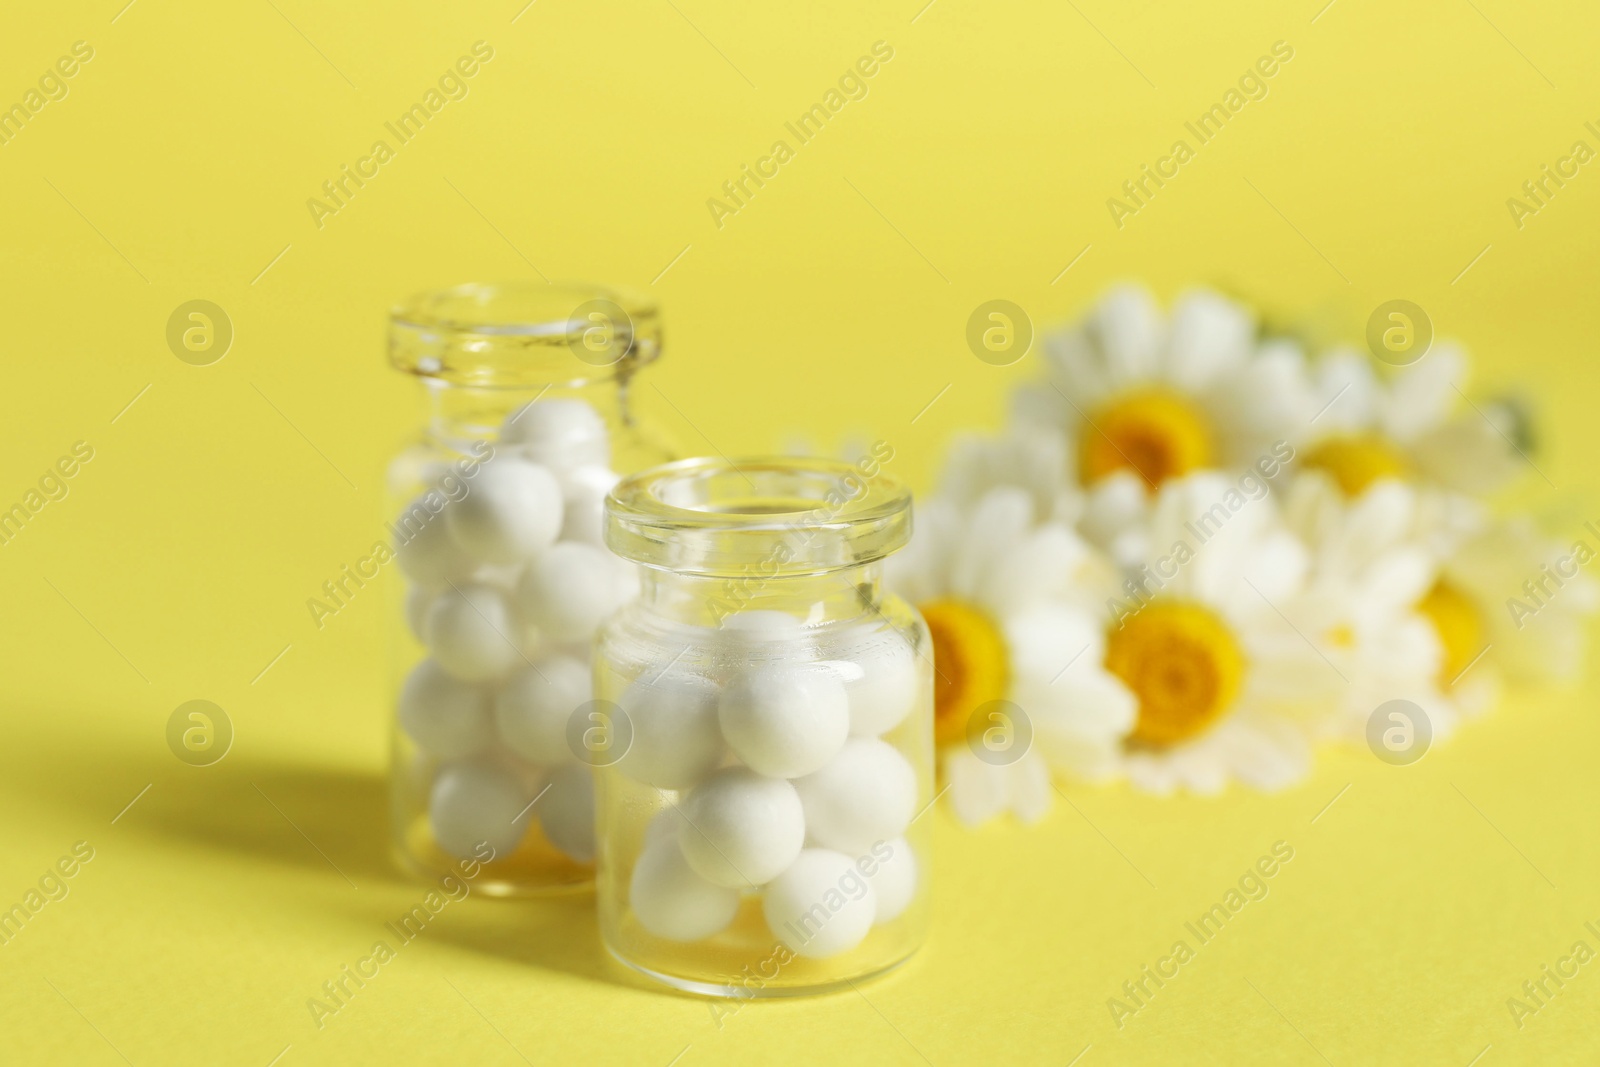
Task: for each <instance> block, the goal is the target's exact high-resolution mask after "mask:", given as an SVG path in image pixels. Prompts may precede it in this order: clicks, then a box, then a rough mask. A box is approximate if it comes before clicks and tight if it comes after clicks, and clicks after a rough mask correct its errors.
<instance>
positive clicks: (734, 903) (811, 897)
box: [593, 446, 933, 997]
mask: <svg viewBox="0 0 1600 1067" xmlns="http://www.w3.org/2000/svg"><path fill="white" fill-rule="evenodd" d="M886 448H887V446H879V451H878V452H877V453H875V454H873V455H869V456H868V457H866V458H864V459H863V460H862V461H861V462H859V463H857V464H854V465H852V464H849V463H843V462H838V461H834V460H824V459H796V458H777V459H754V460H747V461H741V462H738V463H733V462H730V461H727V460H709V459H694V460H684V461H681V462H678V463H672V464H668V465H666V466H663V467H659V468H656V469H654V470H650V471H645V472H642V473H640V474H637V475H634V476H632V477H629V478H625V479H623V480H622V481H621V482H620V483H618V485H617V486H616V488H615V489H613V490H612V492H611V495H610V496H609V497H608V498H607V500H606V517H605V529H606V543H607V544H608V545H610V546H611V548H612V549H613V550H614V551H615V552H616V553H617V554H618V555H620V556H622V557H624V558H626V559H630V560H633V561H634V562H636V563H639V564H641V565H642V566H641V571H640V583H641V590H640V595H639V596H638V598H637V599H635V600H634V601H633V602H632V603H631V604H630V605H629V606H627V607H625V608H624V609H623V610H621V611H620V612H618V613H617V614H616V615H614V616H612V617H611V619H610V621H609V622H607V623H606V625H605V626H604V627H603V628H602V629H601V631H600V634H599V635H598V637H597V638H596V642H595V656H594V663H595V697H596V700H597V707H599V708H601V709H603V714H604V716H605V717H606V718H607V719H608V723H607V725H608V728H609V731H610V737H609V738H608V743H609V744H608V752H609V754H608V755H607V756H606V757H605V758H603V759H598V760H595V761H593V762H594V763H595V765H596V766H597V771H596V788H597V801H596V835H597V837H598V845H599V850H598V857H599V858H598V865H599V867H598V871H597V881H596V887H597V893H598V903H599V909H600V929H601V935H602V937H603V939H604V941H605V944H606V947H607V948H608V949H609V950H610V951H611V953H612V954H613V955H614V956H616V957H617V958H618V959H619V960H621V961H622V962H623V963H625V964H627V965H628V966H630V967H633V968H634V969H636V970H638V971H641V972H643V973H644V974H647V975H650V976H651V977H653V978H656V979H658V980H660V981H663V982H666V983H668V984H670V985H673V986H675V987H677V988H680V989H684V990H689V991H692V992H696V993H702V994H709V995H714V996H730V997H749V996H783V995H794V994H803V993H816V992H823V991H826V990H829V989H834V988H838V987H842V986H844V985H846V984H847V983H849V982H852V981H857V980H860V979H863V978H866V977H870V976H872V975H876V974H880V973H882V972H884V971H887V970H889V969H890V968H892V967H895V966H896V965H898V964H900V963H901V962H903V961H904V960H905V959H907V958H908V957H909V956H910V955H911V954H912V953H913V952H915V951H916V949H917V948H918V947H919V946H920V945H921V944H922V941H923V939H924V936H925V931H926V927H927V905H928V891H927V884H928V872H929V868H930V863H929V851H928V848H929V841H930V832H929V825H928V823H927V822H924V821H921V820H919V819H918V816H919V815H920V814H921V813H922V812H923V811H924V810H925V809H926V808H927V806H928V804H929V803H930V801H931V799H932V795H933V678H932V674H933V672H932V660H931V658H930V655H931V653H930V649H929V636H928V630H927V627H926V626H925V625H924V623H923V621H922V618H921V617H920V616H919V615H918V614H917V612H916V611H915V609H913V608H912V607H911V606H910V605H908V604H906V603H905V602H904V601H902V600H901V599H899V598H898V597H896V596H894V595H893V594H892V593H889V592H886V591H885V590H884V588H883V586H882V562H881V561H882V560H883V558H884V557H885V556H887V555H888V554H890V553H891V552H894V551H895V550H897V549H899V548H900V547H901V546H902V545H904V544H905V542H906V540H907V538H908V536H909V534H910V529H911V497H910V494H909V492H907V490H906V489H905V488H904V487H902V486H901V485H900V484H899V483H898V482H896V481H894V480H893V479H891V478H889V477H888V476H886V475H884V474H883V473H882V472H881V470H880V466H881V461H882V460H883V459H885V458H886V456H884V455H883V453H882V450H884V449H886Z"/></svg>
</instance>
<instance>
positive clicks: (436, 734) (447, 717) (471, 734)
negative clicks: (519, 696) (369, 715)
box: [397, 659, 494, 760]
mask: <svg viewBox="0 0 1600 1067" xmlns="http://www.w3.org/2000/svg"><path fill="white" fill-rule="evenodd" d="M397 714H398V717H399V720H400V728H401V729H403V730H404V731H405V732H406V734H407V735H408V736H410V738H411V740H413V741H415V742H416V743H417V745H418V746H419V747H420V748H422V749H423V750H424V751H427V752H429V753H431V754H433V755H434V756H437V757H438V758H439V759H443V760H456V759H461V758H462V757H463V756H470V755H472V754H473V753H475V752H480V751H482V750H484V749H486V748H488V747H489V743H490V742H491V741H492V740H493V739H494V721H493V718H492V716H491V715H490V711H489V693H488V691H487V690H485V689H483V688H482V687H481V686H477V685H474V684H472V683H471V682H464V681H461V680H460V679H459V678H453V677H451V676H450V675H449V674H446V673H445V671H444V668H442V667H440V666H439V664H437V663H435V662H434V661H433V660H431V659H425V660H423V661H422V662H421V663H419V664H417V665H416V666H415V667H413V668H412V669H411V673H410V674H409V675H407V676H406V680H405V684H404V685H403V686H401V688H400V701H399V708H398V712H397Z"/></svg>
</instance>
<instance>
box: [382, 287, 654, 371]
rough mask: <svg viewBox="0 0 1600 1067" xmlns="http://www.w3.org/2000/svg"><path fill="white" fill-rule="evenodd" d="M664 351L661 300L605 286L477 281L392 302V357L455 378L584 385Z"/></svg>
mask: <svg viewBox="0 0 1600 1067" xmlns="http://www.w3.org/2000/svg"><path fill="white" fill-rule="evenodd" d="M660 354H661V316H660V312H659V310H658V308H657V307H656V304H655V302H654V301H653V300H651V299H649V298H648V297H645V296H643V295H641V294H638V293H634V292H631V291H629V290H626V289H615V288H611V287H608V286H601V285H589V284H585V283H572V282H568V283H555V284H547V283H544V282H532V281H513V282H472V283H469V284H466V285H457V286H452V287H451V288H448V289H435V290H431V291H429V292H425V293H418V294H417V295H415V296H413V297H411V298H409V299H407V300H405V301H403V302H401V303H399V304H397V305H395V307H394V308H392V309H391V310H390V312H389V365H390V366H392V367H394V368H396V369H397V370H402V371H405V372H406V373H407V374H413V375H416V376H417V377H419V378H424V379H427V380H430V381H437V382H444V383H448V384H452V385H467V386H473V387H477V388H491V389H492V388H513V389H515V388H528V387H530V386H540V385H547V384H548V385H582V384H584V383H587V382H595V381H602V380H608V379H613V378H620V377H626V376H627V375H629V374H631V373H632V372H633V371H634V370H636V369H637V368H639V367H641V366H644V365H645V364H646V363H651V362H654V361H655V359H656V358H657V357H659V356H660Z"/></svg>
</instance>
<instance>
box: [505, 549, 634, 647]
mask: <svg viewBox="0 0 1600 1067" xmlns="http://www.w3.org/2000/svg"><path fill="white" fill-rule="evenodd" d="M624 592H625V590H624V589H623V586H622V582H621V580H620V575H619V574H618V568H617V561H616V557H614V556H612V555H611V553H609V552H607V551H606V550H605V549H603V548H596V547H595V546H594V545H587V544H583V543H582V542H579V541H561V542H558V543H557V544H554V545H552V546H550V548H549V549H547V550H545V551H544V552H541V553H539V555H538V556H537V557H536V558H535V559H534V560H533V562H532V563H530V564H528V570H527V573H526V574H524V575H523V576H522V581H521V582H520V583H518V585H517V608H518V610H519V611H521V612H522V617H523V618H524V619H526V620H528V621H529V622H531V623H533V625H535V626H537V627H538V628H539V632H540V633H541V634H543V635H544V636H545V637H547V638H549V639H550V640H552V641H583V640H586V639H588V638H589V637H591V636H592V635H593V634H594V632H595V630H596V628H598V627H599V625H600V624H601V623H602V622H604V621H605V620H606V619H607V618H609V617H610V615H611V613H612V612H614V611H616V610H617V608H619V607H621V606H622V598H623V594H624Z"/></svg>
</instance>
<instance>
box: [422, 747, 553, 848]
mask: <svg viewBox="0 0 1600 1067" xmlns="http://www.w3.org/2000/svg"><path fill="white" fill-rule="evenodd" d="M532 799H533V794H531V793H528V792H527V791H526V788H525V787H524V785H523V783H522V781H521V780H520V779H519V778H518V776H517V775H516V774H515V773H513V772H512V771H510V770H508V769H507V768H504V767H500V766H496V765H495V764H493V763H488V762H482V761H472V762H468V763H457V764H452V765H450V766H447V767H445V768H444V769H443V770H441V771H440V772H439V777H438V779H437V780H435V781H434V783H433V795H432V796H431V797H430V799H429V803H428V821H429V823H430V824H431V825H432V827H433V839H434V840H435V841H437V842H438V843H439V847H440V848H442V849H444V850H445V851H446V852H448V853H449V854H450V855H452V856H457V857H460V858H462V859H465V858H467V857H469V856H473V855H475V854H476V852H477V848H478V845H479V844H480V843H484V842H486V843H487V844H488V845H489V847H490V848H492V849H494V855H495V858H497V859H505V858H506V857H507V856H509V855H510V854H511V853H512V852H514V851H515V850H516V848H517V845H519V844H520V843H521V842H522V838H523V835H524V834H525V833H526V832H527V829H528V822H529V820H531V819H532V818H533V813H532V812H531V811H524V810H523V809H524V808H526V807H527V805H528V802H529V801H530V800H532ZM519 813H520V815H519Z"/></svg>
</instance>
